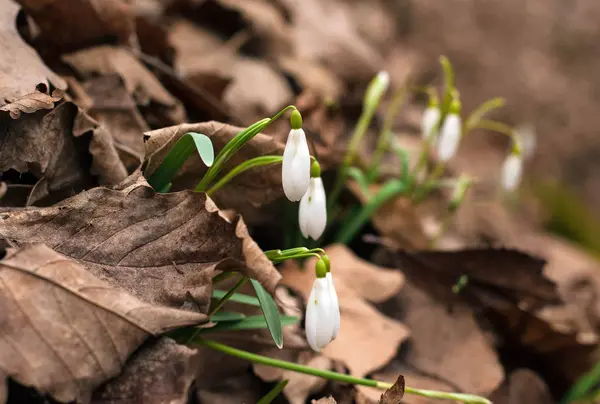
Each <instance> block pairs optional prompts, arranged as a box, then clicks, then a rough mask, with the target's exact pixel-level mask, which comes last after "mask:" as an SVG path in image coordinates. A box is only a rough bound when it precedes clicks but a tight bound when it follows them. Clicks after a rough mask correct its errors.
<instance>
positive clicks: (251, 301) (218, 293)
mask: <svg viewBox="0 0 600 404" xmlns="http://www.w3.org/2000/svg"><path fill="white" fill-rule="evenodd" d="M226 294H227V291H226V290H219V289H213V292H212V298H213V299H219V300H220V299H222V298H223V297H225V295H226ZM228 301H230V302H236V303H242V304H248V305H250V306H256V307H260V302H259V301H258V299H257V298H256V297H254V296H250V295H244V294H243V293H234V294H233V295H231V297H230V298H229V300H228Z"/></svg>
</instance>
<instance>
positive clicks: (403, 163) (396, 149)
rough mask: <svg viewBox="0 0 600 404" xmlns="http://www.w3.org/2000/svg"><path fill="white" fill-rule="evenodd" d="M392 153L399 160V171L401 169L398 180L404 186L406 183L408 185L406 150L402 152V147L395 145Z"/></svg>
mask: <svg viewBox="0 0 600 404" xmlns="http://www.w3.org/2000/svg"><path fill="white" fill-rule="evenodd" d="M393 151H394V153H395V154H396V155H397V156H398V158H399V159H400V169H401V172H400V180H401V181H402V182H403V183H405V184H406V183H408V180H409V169H408V163H409V159H408V153H407V152H406V150H404V149H403V148H402V147H400V146H399V145H397V144H395V145H394V146H393Z"/></svg>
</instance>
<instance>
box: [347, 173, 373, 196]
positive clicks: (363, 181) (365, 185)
mask: <svg viewBox="0 0 600 404" xmlns="http://www.w3.org/2000/svg"><path fill="white" fill-rule="evenodd" d="M347 173H348V175H349V176H350V177H352V178H353V179H354V181H356V183H357V184H358V186H359V187H360V190H361V191H362V193H363V194H364V195H365V196H366V197H367V199H370V198H371V193H370V192H369V180H368V179H367V177H366V176H365V175H364V174H363V172H362V171H361V169H360V168H358V167H350V168H348V171H347Z"/></svg>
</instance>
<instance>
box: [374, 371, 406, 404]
mask: <svg viewBox="0 0 600 404" xmlns="http://www.w3.org/2000/svg"><path fill="white" fill-rule="evenodd" d="M403 396H404V376H398V379H396V382H395V383H394V384H393V385H392V387H390V388H389V389H387V390H386V391H385V392H384V393H383V394H382V395H381V399H380V400H379V403H380V404H398V403H399V402H400V401H401V400H402V397H403Z"/></svg>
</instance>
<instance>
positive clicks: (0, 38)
mask: <svg viewBox="0 0 600 404" xmlns="http://www.w3.org/2000/svg"><path fill="white" fill-rule="evenodd" d="M19 9H20V7H19V6H18V5H16V4H15V2H13V1H12V0H0V10H2V12H1V13H0V27H2V28H0V42H1V43H2V44H3V53H4V55H5V56H4V57H3V58H2V61H1V62H0V106H3V105H5V104H6V103H10V102H13V101H15V100H17V99H18V98H21V97H23V96H24V95H26V94H30V93H31V92H33V91H34V90H35V89H37V88H38V86H41V87H39V88H41V89H44V90H48V89H49V88H50V83H52V84H53V85H54V86H55V87H56V88H59V89H61V90H65V89H66V83H65V82H64V81H63V79H61V78H60V76H58V75H57V74H55V73H54V72H53V71H52V70H50V69H49V68H48V67H47V66H46V65H45V64H44V62H43V61H42V59H41V58H40V57H39V56H38V54H37V53H36V52H35V50H34V49H33V48H31V47H30V46H29V45H28V44H27V43H25V41H23V39H22V38H21V36H20V35H19V33H18V32H17V28H16V25H17V24H16V19H17V14H18V13H19Z"/></svg>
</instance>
